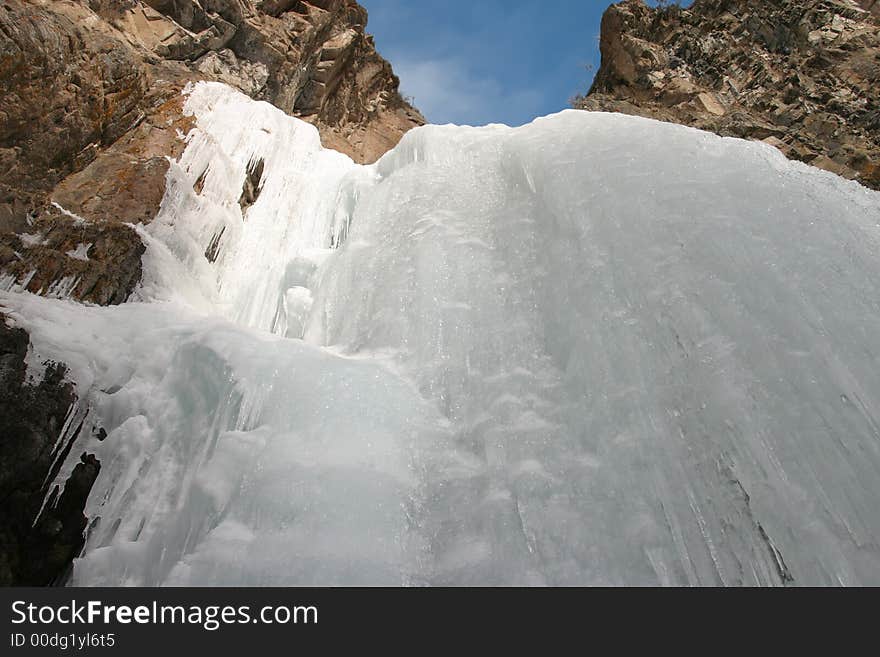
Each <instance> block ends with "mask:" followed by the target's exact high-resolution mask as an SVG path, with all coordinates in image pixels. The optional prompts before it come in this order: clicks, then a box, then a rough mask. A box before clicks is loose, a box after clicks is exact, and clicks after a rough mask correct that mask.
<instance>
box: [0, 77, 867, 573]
mask: <svg viewBox="0 0 880 657" xmlns="http://www.w3.org/2000/svg"><path fill="white" fill-rule="evenodd" d="M187 111H188V112H190V113H192V114H193V115H194V117H195V121H196V128H194V130H193V131H192V133H191V134H190V135H189V136H188V137H187V148H186V151H185V153H184V154H183V156H182V157H181V159H180V160H179V161H178V162H174V163H172V166H171V169H170V171H169V173H168V186H167V191H166V194H165V198H164V201H163V203H162V208H161V210H160V213H159V216H158V217H157V218H156V219H155V220H154V221H153V222H152V223H151V224H149V225H147V226H145V227H142V228H140V229H139V230H140V232H141V234H142V236H143V239H144V241H145V242H146V244H147V252H146V254H145V256H144V278H143V282H142V284H141V286H140V288H139V289H138V290H137V292H136V294H135V296H134V298H133V299H132V300H131V301H130V302H129V303H126V304H124V305H122V306H118V307H110V308H98V307H88V306H83V305H80V304H76V303H73V302H70V301H65V300H57V299H45V298H41V297H36V296H33V295H29V294H24V293H19V292H3V293H0V305H2V306H3V307H4V308H5V309H7V311H8V312H10V314H11V316H12V317H13V319H14V321H15V322H16V323H17V324H18V325H20V326H22V327H24V328H26V329H27V330H28V331H30V333H31V339H32V343H33V354H32V359H31V360H32V362H31V367H32V368H33V369H35V370H38V369H39V363H40V362H41V361H45V360H50V359H53V360H62V361H64V362H66V363H67V364H68V365H69V366H70V369H71V376H72V379H73V381H74V382H75V383H76V385H77V390H78V393H79V395H80V397H81V400H80V405H79V407H78V408H77V409H74V411H73V413H74V414H76V415H77V417H78V418H80V419H84V420H85V422H86V425H87V426H88V425H100V426H102V427H104V428H106V430H107V432H108V436H107V438H106V439H105V440H103V441H101V442H98V441H97V440H96V439H95V438H92V437H90V436H89V434H90V432H89V431H83V432H82V435H83V438H82V439H81V443H80V444H79V445H77V446H75V447H74V449H73V450H72V451H71V454H72V457H73V458H74V459H75V458H76V457H78V455H79V454H80V453H82V452H83V451H90V452H94V453H95V454H96V455H97V456H98V458H99V459H100V461H101V463H102V470H101V474H100V476H99V478H98V481H97V483H96V484H95V488H94V490H93V491H92V495H91V498H90V500H89V504H88V508H87V509H86V515H87V516H88V517H89V518H90V519H92V521H93V522H92V526H91V527H90V529H89V534H88V538H87V542H86V547H85V550H84V553H83V555H82V557H81V558H80V559H78V560H77V561H76V562H75V566H74V570H73V575H72V583H74V584H79V585H245V584H253V585H306V584H315V585H338V584H353V585H374V584H390V585H398V584H405V585H426V584H429V585H431V584H436V585H476V584H487V585H502V584H503V585H507V584H527V585H573V584H611V585H623V584H646V585H654V584H670V585H680V584H693V585H721V584H724V585H751V584H759V585H781V584H795V585H820V584H842V585H859V584H874V585H878V584H880V193H877V192H873V191H870V190H867V189H865V188H863V187H860V186H859V185H857V184H855V183H852V182H848V181H845V180H843V179H840V178H837V177H835V176H833V175H831V174H829V173H826V172H822V171H819V170H817V169H812V168H810V167H807V166H805V165H802V164H799V163H793V162H789V161H787V160H786V159H784V158H783V156H782V155H781V154H779V153H778V152H777V151H776V150H774V149H773V148H771V147H770V146H766V145H763V144H758V143H751V142H746V141H741V140H735V139H723V138H720V137H717V136H714V135H711V134H708V133H704V132H700V131H697V130H693V129H689V128H685V127H681V126H676V125H671V124H664V123H659V122H655V121H650V120H646V119H640V118H634V117H628V116H622V115H612V114H597V113H587V112H578V111H568V112H563V113H561V114H558V115H555V116H550V117H547V118H543V119H539V120H537V121H535V122H534V123H532V124H530V125H527V126H524V127H521V128H515V129H512V128H508V127H504V126H487V127H483V128H469V127H454V126H428V127H424V128H420V129H417V130H414V131H412V132H410V133H409V134H407V135H406V137H405V138H404V140H403V142H402V143H401V144H400V145H399V146H398V147H397V148H396V149H395V150H394V151H392V152H390V153H388V154H387V155H386V156H385V157H383V158H382V159H381V160H380V161H379V162H378V163H377V164H375V165H372V166H359V165H356V164H354V163H353V162H352V161H351V160H350V159H348V158H347V157H345V156H343V155H341V154H338V153H335V152H331V151H327V150H323V149H322V148H321V146H320V141H319V137H318V133H317V131H316V130H315V129H314V128H313V127H311V126H309V125H307V124H305V123H302V122H300V121H298V120H296V119H293V118H290V117H288V116H286V115H284V114H283V113H282V112H280V111H279V110H277V109H276V108H274V107H272V106H270V105H268V104H265V103H257V102H254V101H252V100H250V99H248V98H247V97H245V96H243V95H241V94H239V93H237V92H235V91H233V90H232V89H230V88H229V87H226V86H224V85H221V84H215V83H210V84H209V83H200V84H198V85H196V86H195V87H194V88H192V89H190V90H189V97H188V101H187ZM72 467H73V463H70V464H68V468H67V469H64V470H62V472H61V474H60V475H59V477H60V478H61V479H62V480H63V478H64V476H65V474H66V472H67V471H69V468H72Z"/></svg>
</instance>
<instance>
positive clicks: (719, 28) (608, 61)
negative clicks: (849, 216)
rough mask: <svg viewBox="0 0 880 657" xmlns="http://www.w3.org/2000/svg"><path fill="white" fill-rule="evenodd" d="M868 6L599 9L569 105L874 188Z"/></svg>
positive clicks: (874, 81)
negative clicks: (731, 144)
mask: <svg viewBox="0 0 880 657" xmlns="http://www.w3.org/2000/svg"><path fill="white" fill-rule="evenodd" d="M877 15H880V2H877V1H876V0H858V1H856V0H774V1H773V2H769V1H767V0H696V2H695V3H694V4H693V5H692V6H691V7H690V8H689V9H681V8H680V7H677V6H672V7H666V8H658V9H652V8H650V7H648V6H647V5H646V4H645V3H644V2H642V0H625V1H624V2H621V3H619V4H616V5H613V6H611V7H610V8H609V9H608V10H607V11H606V13H605V15H604V17H603V19H602V35H601V50H602V65H601V67H600V69H599V71H598V73H597V75H596V80H595V82H594V84H593V87H592V88H591V89H590V91H589V93H588V94H587V96H586V97H581V98H576V99H575V101H574V104H575V106H576V107H579V108H581V109H588V110H598V111H615V112H624V113H627V114H636V115H639V116H646V117H651V118H656V119H660V120H662V121H670V122H675V123H683V124H686V125H691V126H694V127H697V128H701V129H703V130H710V131H712V132H716V133H719V134H722V135H725V136H733V137H742V138H746V139H759V140H764V141H766V142H768V143H770V144H772V145H774V146H776V147H778V148H779V149H780V150H781V151H782V152H783V153H785V154H786V155H787V156H788V157H790V158H792V159H797V160H801V161H804V162H807V163H810V164H812V165H814V166H817V167H820V168H823V169H827V170H829V171H833V172H834V173H837V174H839V175H842V176H845V177H847V178H851V179H854V180H858V181H859V182H861V183H862V184H864V185H866V186H868V187H872V188H874V189H880V94H878V92H877V90H878V89H880V22H878V20H877V19H876V18H875V16H877Z"/></svg>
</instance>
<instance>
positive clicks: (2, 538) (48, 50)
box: [0, 0, 424, 585]
mask: <svg viewBox="0 0 880 657" xmlns="http://www.w3.org/2000/svg"><path fill="white" fill-rule="evenodd" d="M366 22H367V13H366V10H364V9H363V7H361V6H360V5H358V4H357V3H356V2H354V1H353V0H311V1H308V2H306V1H299V0H4V2H3V3H0V289H4V290H28V291H30V292H34V293H37V294H44V295H49V296H62V297H70V298H73V299H77V300H80V301H84V302H89V303H96V304H102V305H105V304H117V303H122V302H123V301H125V300H126V299H127V298H128V297H129V295H130V294H131V292H132V291H133V290H134V289H135V287H136V286H137V284H138V282H139V281H140V278H141V256H142V254H143V252H144V250H145V247H144V244H143V243H142V241H141V239H140V237H139V235H138V232H137V230H136V228H135V225H136V224H139V223H140V224H144V223H148V222H150V221H151V220H152V219H153V217H155V215H156V213H157V212H158V210H159V205H160V203H161V201H162V198H163V195H164V191H165V177H166V173H167V171H168V166H169V165H168V158H174V157H177V156H179V155H180V153H181V152H182V150H183V147H184V145H185V142H184V138H185V135H186V134H187V133H188V132H189V130H190V128H191V127H192V124H191V118H190V117H188V116H185V115H184V114H183V97H182V92H183V90H184V89H185V87H186V85H187V84H188V83H191V82H195V81H198V80H218V81H221V82H225V83H227V84H230V85H232V86H235V87H237V88H238V89H240V90H241V91H243V92H244V93H246V94H248V95H249V96H251V97H253V98H255V99H258V100H266V101H269V102H271V103H273V104H275V105H276V106H278V107H279V108H281V109H282V110H284V111H286V112H288V113H289V114H291V115H294V116H297V117H300V118H302V119H303V120H306V121H309V122H311V123H313V124H314V125H315V126H316V127H317V128H318V130H319V131H320V133H321V135H322V139H323V141H324V143H325V145H326V146H328V147H331V148H335V149H337V150H340V151H343V152H345V153H347V154H349V155H350V156H351V157H352V158H353V159H355V160H357V161H359V162H371V161H374V160H376V159H378V157H379V156H381V155H382V154H383V153H385V152H386V151H387V150H388V149H390V148H392V147H393V146H394V145H395V144H396V143H397V142H398V141H399V140H400V138H401V137H402V136H403V134H404V133H405V132H406V131H408V130H409V129H411V128H413V127H415V126H417V125H420V124H422V123H424V119H423V118H422V116H421V115H420V114H419V113H418V111H416V110H415V109H413V108H412V107H410V106H409V105H408V104H407V103H406V102H405V101H404V100H403V98H402V97H401V95H400V93H399V92H398V79H397V77H396V76H395V75H394V73H393V71H392V69H391V66H390V65H389V64H388V62H386V61H385V60H384V59H382V57H381V56H379V54H378V53H377V52H376V49H375V46H374V43H373V41H372V38H371V37H370V36H368V35H367V34H366V33H365V31H364V30H365V25H366ZM242 120H246V117H242ZM252 186H254V185H252ZM256 193H257V190H255V189H252V190H251V194H250V197H247V198H246V196H247V195H243V201H242V202H243V203H247V202H253V199H254V198H255V194H256ZM205 257H206V258H211V257H213V256H212V254H211V252H210V249H209V250H208V252H206V254H205ZM0 310H2V309H0ZM0 320H2V321H0V500H2V502H3V504H2V505H0V506H2V509H0V585H3V584H47V583H50V582H52V581H54V580H56V579H57V578H58V577H59V576H60V575H61V574H62V573H63V571H64V569H65V567H66V565H67V564H69V562H70V560H71V559H72V558H73V557H74V556H75V555H76V552H77V551H78V550H79V549H80V546H81V544H82V532H83V530H84V528H85V525H86V519H85V517H84V516H83V508H84V504H85V500H86V498H87V496H88V493H89V490H90V489H91V485H92V482H94V480H95V477H96V476H97V473H98V470H99V468H100V464H99V463H98V462H97V461H96V460H95V459H94V457H92V456H88V455H83V457H82V459H81V463H80V464H79V465H78V466H77V467H76V468H75V469H74V470H73V473H72V474H71V476H70V478H69V479H68V481H67V484H66V486H65V488H64V492H63V493H62V494H60V495H59V494H58V493H57V491H56V493H55V494H54V495H52V496H51V497H50V503H49V504H48V505H47V507H46V509H45V510H44V511H43V512H42V513H41V514H40V516H39V520H38V521H37V522H36V524H34V520H35V518H36V516H37V514H38V512H40V505H41V504H42V501H43V499H44V498H45V495H46V493H47V490H46V486H48V485H49V483H51V482H52V481H53V480H54V473H53V472H50V470H51V469H52V468H53V464H57V463H58V462H59V460H58V458H57V457H58V456H59V450H64V449H70V446H71V445H72V443H73V439H74V438H75V436H74V437H73V438H71V439H70V440H69V441H66V443H65V444H64V445H58V444H56V443H57V441H58V437H59V432H60V431H61V429H62V425H63V424H64V422H65V418H68V414H69V413H71V412H73V411H72V409H74V407H75V403H76V396H75V394H74V391H73V388H72V387H71V386H70V384H69V383H65V381H64V375H65V371H66V370H65V367H64V365H63V364H55V365H50V366H49V367H48V369H47V371H46V373H45V377H44V378H43V380H42V381H40V382H29V381H27V380H26V376H25V374H26V371H27V367H26V356H27V351H28V336H27V333H26V332H25V331H23V330H21V329H19V328H15V327H14V326H13V325H7V321H6V318H4V317H3V316H2V315H0ZM10 321H11V322H12V324H14V321H13V320H10Z"/></svg>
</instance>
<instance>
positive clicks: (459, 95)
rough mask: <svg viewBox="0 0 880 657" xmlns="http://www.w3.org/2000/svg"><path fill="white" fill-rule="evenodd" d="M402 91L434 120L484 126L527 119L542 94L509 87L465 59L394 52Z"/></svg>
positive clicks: (396, 71) (536, 108) (514, 123)
mask: <svg viewBox="0 0 880 657" xmlns="http://www.w3.org/2000/svg"><path fill="white" fill-rule="evenodd" d="M389 59H390V60H391V61H393V62H394V71H395V73H397V75H398V76H399V77H400V81H401V84H400V86H401V92H402V93H403V94H404V95H406V96H410V97H412V98H413V99H414V104H415V106H416V107H418V108H419V109H420V110H421V111H422V113H423V114H424V115H425V117H426V118H427V119H428V120H429V121H431V122H432V123H458V124H469V125H483V124H485V123H490V122H493V123H498V122H506V123H509V124H511V125H518V124H521V123H524V122H527V121H529V120H530V119H531V117H533V116H535V114H536V113H537V112H538V111H539V110H540V107H541V102H542V97H541V93H540V92H539V91H537V90H535V89H508V88H505V87H504V86H503V85H502V84H501V83H500V82H499V81H498V80H495V79H494V78H491V77H483V76H480V75H479V74H477V73H476V72H474V71H473V70H472V68H471V67H470V66H469V63H468V61H467V60H466V59H464V58H458V57H449V58H434V59H419V58H414V57H411V56H407V54H406V53H401V52H397V53H391V54H390V57H389Z"/></svg>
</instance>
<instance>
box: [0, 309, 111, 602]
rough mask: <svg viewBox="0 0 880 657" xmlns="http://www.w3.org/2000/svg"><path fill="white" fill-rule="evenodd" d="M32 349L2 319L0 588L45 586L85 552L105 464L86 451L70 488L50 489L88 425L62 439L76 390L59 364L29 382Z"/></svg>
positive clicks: (24, 335) (23, 335)
mask: <svg viewBox="0 0 880 657" xmlns="http://www.w3.org/2000/svg"><path fill="white" fill-rule="evenodd" d="M27 351H28V334H27V333H26V332H25V331H23V330H22V329H17V328H12V327H10V326H7V323H6V317H5V316H4V315H2V314H0V437H2V440H0V586H17V585H31V586H41V585H47V584H51V583H52V582H55V581H58V580H59V578H61V577H63V575H64V572H65V570H66V568H67V566H68V564H69V563H70V560H71V559H72V558H73V557H74V556H76V554H77V553H78V552H79V550H80V549H81V547H82V544H83V531H84V530H85V528H86V518H85V516H84V515H83V507H84V506H85V501H86V497H87V496H88V494H89V491H90V490H91V488H92V484H93V483H94V481H95V478H96V477H97V476H98V471H99V470H100V467H101V466H100V463H98V461H97V460H96V459H95V457H94V456H92V455H88V454H83V455H82V457H81V459H80V463H79V464H77V465H76V467H75V468H74V470H73V472H72V473H71V475H70V476H69V477H68V478H67V481H66V483H65V486H64V491H63V492H61V493H60V494H59V490H58V488H55V489H53V490H52V491H50V490H49V486H50V485H51V484H52V482H53V480H54V478H55V474H56V473H57V471H58V468H59V467H60V465H61V460H62V459H61V458H60V457H62V455H63V454H65V453H66V452H67V451H69V450H70V449H71V447H72V446H73V442H74V441H75V439H76V437H77V435H78V431H81V430H82V426H78V427H74V430H73V431H71V432H70V435H69V437H68V439H67V440H66V441H59V434H60V433H61V431H62V428H63V427H64V425H65V422H67V421H68V420H70V419H71V414H72V411H73V408H74V404H75V401H76V396H75V394H74V391H73V386H72V385H71V384H70V383H67V382H65V381H64V376H65V373H66V368H65V367H64V366H63V365H59V364H50V365H49V366H48V368H47V369H46V371H45V373H44V375H43V377H42V379H41V380H39V381H28V378H27V367H26V365H25V358H26V356H27ZM47 495H48V496H49V502H50V503H48V504H46V506H45V508H43V501H44V500H45V499H46V497H47ZM41 509H42V512H41ZM35 520H36V521H35Z"/></svg>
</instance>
